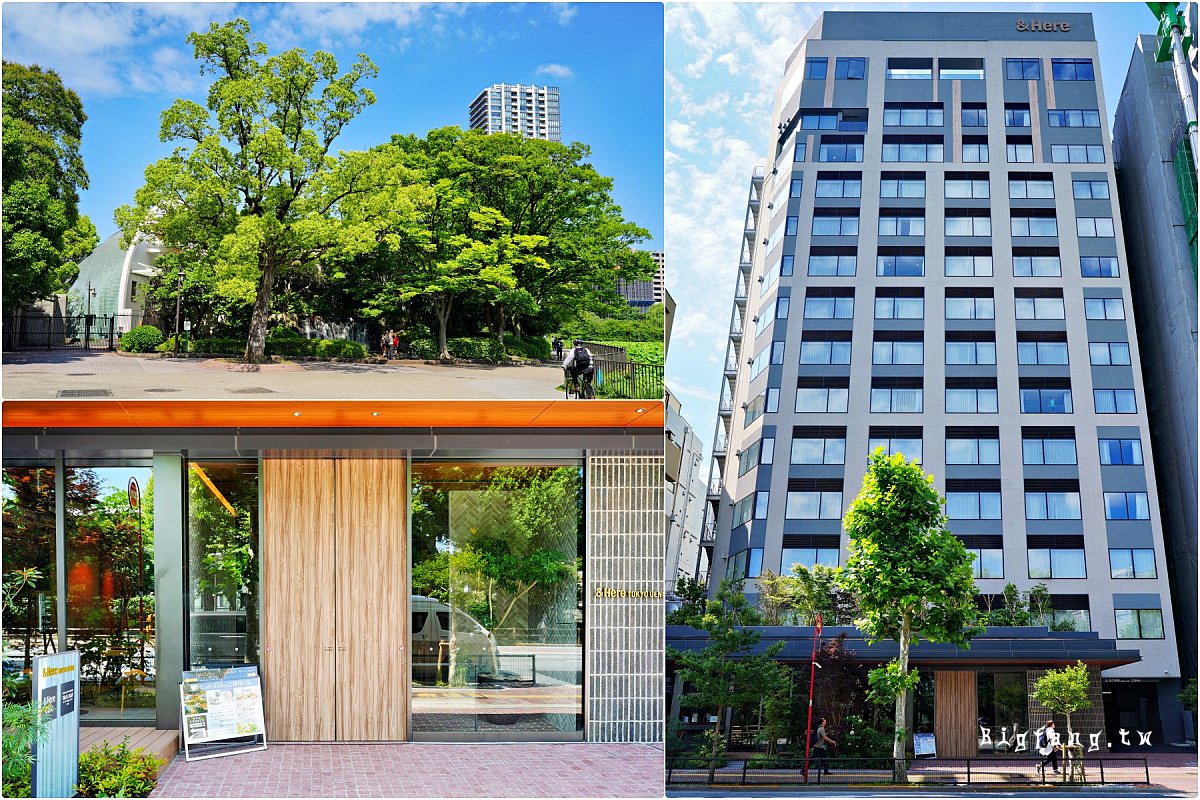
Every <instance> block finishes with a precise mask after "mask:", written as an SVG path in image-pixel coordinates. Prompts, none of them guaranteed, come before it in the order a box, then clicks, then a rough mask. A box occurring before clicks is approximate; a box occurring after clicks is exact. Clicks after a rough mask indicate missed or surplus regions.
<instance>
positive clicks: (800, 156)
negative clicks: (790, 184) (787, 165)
mask: <svg viewBox="0 0 1200 800" xmlns="http://www.w3.org/2000/svg"><path fill="white" fill-rule="evenodd" d="M807 158H808V141H807V140H804V139H801V140H798V141H797V142H796V149H795V150H794V151H793V153H792V160H793V161H804V160H806V159H807Z"/></svg>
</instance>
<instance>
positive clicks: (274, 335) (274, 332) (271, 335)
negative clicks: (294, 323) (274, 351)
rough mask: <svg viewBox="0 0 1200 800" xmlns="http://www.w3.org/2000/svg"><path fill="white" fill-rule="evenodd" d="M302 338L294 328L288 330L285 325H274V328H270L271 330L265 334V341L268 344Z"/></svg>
mask: <svg viewBox="0 0 1200 800" xmlns="http://www.w3.org/2000/svg"><path fill="white" fill-rule="evenodd" d="M303 338H304V334H302V333H301V332H300V331H298V330H296V329H294V328H289V327H287V326H286V325H276V326H275V327H274V328H271V330H270V331H268V332H267V341H268V342H274V341H279V340H280V339H303Z"/></svg>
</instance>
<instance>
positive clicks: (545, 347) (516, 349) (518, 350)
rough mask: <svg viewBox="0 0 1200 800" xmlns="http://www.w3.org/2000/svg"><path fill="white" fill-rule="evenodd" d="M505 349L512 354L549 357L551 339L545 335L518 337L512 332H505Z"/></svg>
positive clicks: (537, 357)
mask: <svg viewBox="0 0 1200 800" xmlns="http://www.w3.org/2000/svg"><path fill="white" fill-rule="evenodd" d="M504 349H505V350H506V351H507V352H509V353H511V354H512V355H517V356H522V357H524V358H533V359H541V358H549V357H550V340H549V339H547V338H546V337H544V336H529V337H526V338H524V339H518V338H517V337H516V336H514V335H512V334H511V333H506V334H504Z"/></svg>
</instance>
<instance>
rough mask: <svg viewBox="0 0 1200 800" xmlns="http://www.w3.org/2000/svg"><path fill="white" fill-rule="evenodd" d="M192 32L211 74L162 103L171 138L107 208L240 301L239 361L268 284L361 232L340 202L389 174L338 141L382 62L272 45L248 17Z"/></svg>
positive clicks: (267, 304) (262, 328)
mask: <svg viewBox="0 0 1200 800" xmlns="http://www.w3.org/2000/svg"><path fill="white" fill-rule="evenodd" d="M188 42H189V43H190V44H191V45H192V46H193V49H194V55H195V58H196V60H197V61H199V62H200V69H201V72H202V73H206V74H209V75H212V76H214V79H213V81H212V84H211V86H210V87H209V91H208V98H207V103H206V104H205V105H203V106H202V105H200V104H198V103H195V102H191V101H188V100H176V101H175V102H174V103H173V104H172V105H171V106H170V107H169V108H168V109H167V110H166V111H164V112H163V114H162V121H161V127H160V131H159V138H160V139H161V140H162V141H164V142H177V143H179V146H178V147H176V149H175V150H174V152H173V153H172V154H171V155H170V156H168V157H167V158H164V159H161V160H159V161H156V162H155V163H154V164H151V165H150V166H149V167H147V168H146V173H145V181H146V182H145V185H144V186H143V187H142V188H140V189H139V190H138V191H137V194H136V196H135V197H136V202H135V204H134V205H133V206H122V207H121V208H119V209H117V212H116V219H117V222H118V224H119V225H120V226H121V230H122V232H123V234H124V239H125V240H126V242H128V241H131V240H132V239H133V238H134V237H136V236H137V235H139V234H148V235H151V236H154V237H155V238H157V239H158V240H159V241H160V242H162V243H163V244H164V245H165V246H166V247H167V248H170V249H172V250H174V251H175V254H176V255H175V258H176V259H177V263H172V264H171V266H173V267H175V268H177V269H178V268H182V269H183V271H184V272H185V274H186V273H189V272H190V273H194V274H195V276H196V277H197V278H198V280H197V281H196V282H195V283H194V284H193V285H194V286H196V287H197V288H198V289H199V290H201V291H206V292H207V291H211V292H213V293H215V295H217V297H219V298H220V299H221V301H223V302H224V303H225V304H226V305H228V306H231V307H232V309H231V310H235V311H239V312H241V313H245V312H246V311H248V312H249V323H248V325H249V330H248V334H247V341H246V359H247V360H248V361H260V360H262V359H263V358H264V355H265V347H266V334H267V326H268V323H269V321H270V317H271V313H272V305H271V298H272V294H273V292H274V291H275V289H276V287H277V284H278V283H279V282H281V281H284V280H287V279H288V278H289V276H290V275H291V274H293V273H297V272H302V271H305V270H314V269H320V267H321V263H322V259H323V258H325V257H327V256H329V255H331V254H333V253H336V252H337V251H338V250H339V249H340V248H342V247H343V246H347V245H352V244H353V243H354V242H355V241H361V240H358V239H356V234H355V233H354V232H353V231H352V230H351V229H350V227H351V226H349V225H348V224H347V222H346V220H345V219H344V218H343V215H342V214H341V208H340V204H341V203H342V202H343V201H345V200H346V199H347V198H349V197H352V196H354V195H356V194H359V193H363V192H368V191H372V190H374V189H375V188H376V187H377V186H378V184H379V182H381V181H384V180H386V178H387V174H386V172H385V171H382V170H380V169H378V167H379V164H378V163H376V161H375V160H374V159H372V158H371V157H370V155H369V154H361V153H360V154H335V153H334V152H333V145H334V142H335V141H336V140H337V138H338V136H339V135H340V134H341V133H342V130H343V129H344V128H345V126H346V125H347V124H348V123H349V122H350V121H351V120H353V119H354V118H355V117H356V116H358V114H359V113H361V112H362V111H363V109H365V108H366V107H367V106H369V105H371V104H372V103H374V102H375V95H374V94H373V93H372V92H371V91H370V90H369V89H367V88H364V87H363V86H361V85H360V84H361V83H362V82H363V81H364V80H366V79H369V78H373V77H375V75H376V73H377V70H376V68H375V65H374V64H373V63H372V62H371V60H370V59H369V58H367V57H366V56H365V55H362V54H360V55H359V56H358V59H357V61H356V62H355V63H354V65H353V66H352V67H351V68H350V69H349V70H347V71H346V72H344V73H342V74H339V72H338V65H337V61H336V60H335V59H334V57H333V56H332V55H330V54H329V53H325V52H321V51H316V52H313V53H312V54H308V53H306V52H305V51H303V50H300V49H292V50H287V51H285V52H282V53H279V54H277V55H270V56H269V55H268V51H267V47H266V45H265V44H263V43H262V42H259V41H256V40H255V39H254V38H253V36H252V33H251V30H250V25H249V23H247V22H246V21H245V20H243V19H237V20H234V21H232V22H227V23H225V24H223V25H218V24H217V23H213V24H212V25H211V26H210V28H209V30H208V31H207V32H203V33H201V32H196V33H192V34H190V35H189V36H188ZM175 280H176V277H175V275H173V274H171V275H164V276H162V277H161V278H160V283H165V282H171V283H174V281H175Z"/></svg>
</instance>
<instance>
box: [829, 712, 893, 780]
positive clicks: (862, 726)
mask: <svg viewBox="0 0 1200 800" xmlns="http://www.w3.org/2000/svg"><path fill="white" fill-rule="evenodd" d="M840 733H841V735H840V736H839V737H838V740H837V742H838V748H837V756H838V757H837V758H835V759H833V766H834V767H838V766H840V764H839V761H840V760H841V759H855V761H854V762H853V763H854V764H855V766H856V767H858V768H860V769H862V768H866V769H891V768H892V761H891V759H892V739H893V738H894V732H893V731H891V730H887V731H881V730H879V729H878V728H877V727H876V726H874V725H872V724H871V723H870V722H869V721H868V720H866V719H864V718H863V717H860V716H858V715H856V714H851V715H849V716H847V717H846V718H845V719H844V720H843V721H842V725H841V728H840ZM864 758H867V759H877V761H874V762H872V763H870V764H866V763H863V762H862V761H861V760H860V759H864Z"/></svg>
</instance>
